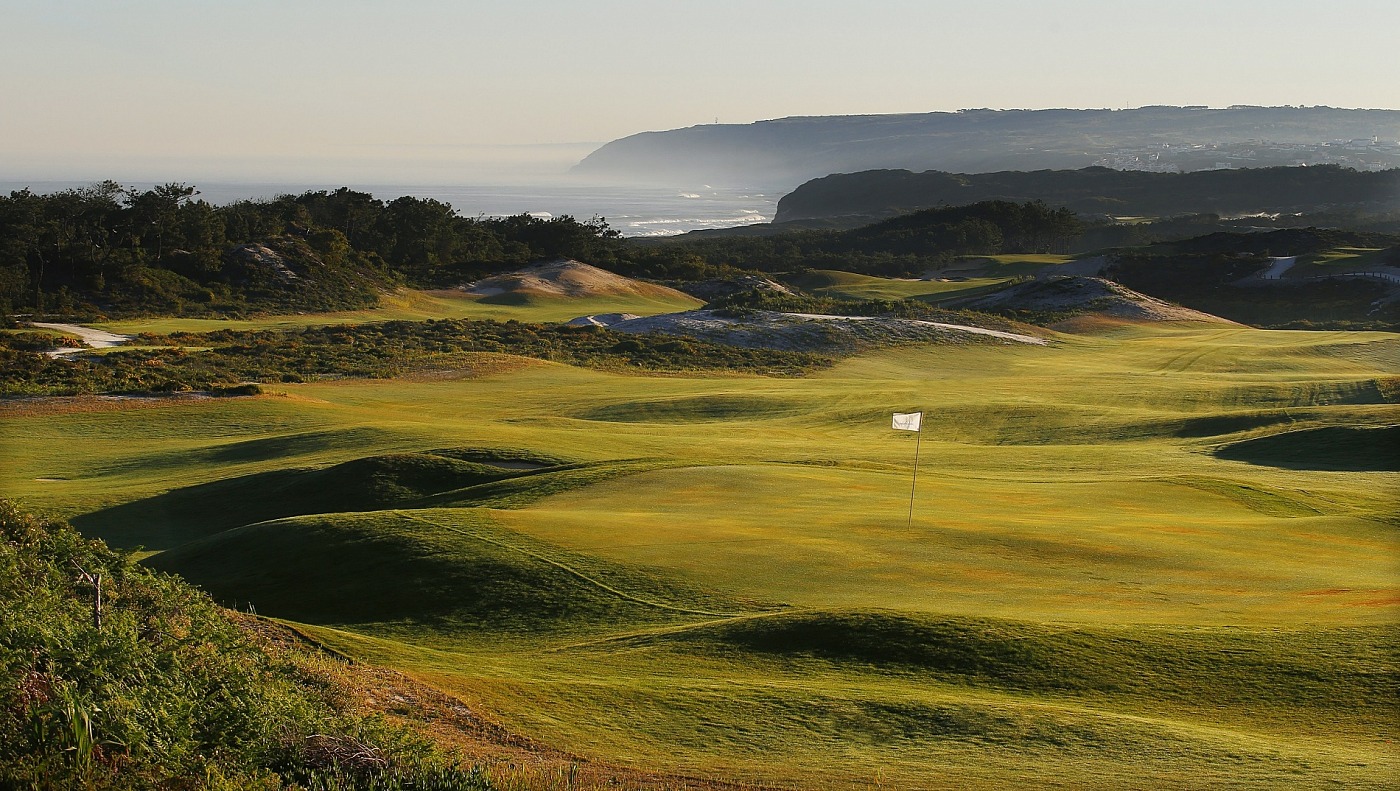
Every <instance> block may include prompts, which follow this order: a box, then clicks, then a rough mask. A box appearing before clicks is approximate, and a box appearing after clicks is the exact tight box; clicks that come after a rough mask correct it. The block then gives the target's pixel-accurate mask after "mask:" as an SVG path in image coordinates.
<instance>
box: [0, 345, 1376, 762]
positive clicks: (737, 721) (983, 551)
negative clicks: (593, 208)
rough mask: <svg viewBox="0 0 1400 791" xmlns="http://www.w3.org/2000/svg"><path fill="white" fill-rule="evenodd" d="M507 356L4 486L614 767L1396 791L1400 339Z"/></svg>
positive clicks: (312, 386) (127, 412)
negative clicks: (687, 358) (678, 365)
mask: <svg viewBox="0 0 1400 791" xmlns="http://www.w3.org/2000/svg"><path fill="white" fill-rule="evenodd" d="M483 357H485V355H483ZM492 360H493V361H494V362H493V364H491V365H480V366H474V367H473V368H472V369H470V370H468V371H464V372H461V373H460V374H454V373H453V372H442V373H441V374H440V375H420V376H415V377H413V378H409V379H396V380H369V379H346V380H341V381H324V382H316V383H308V384H294V385H273V386H269V387H267V388H266V389H267V390H268V392H267V393H266V394H264V395H261V396H256V397H248V398H220V399H213V398H191V397H185V398H173V399H155V398H152V399H137V398H128V399H97V398H73V399H51V400H48V401H43V402H39V401H33V402H29V401H14V402H11V403H10V404H7V405H6V406H5V407H4V410H3V411H2V412H0V421H2V422H3V427H2V428H0V431H2V432H3V433H0V437H3V440H0V441H3V442H4V443H5V445H6V447H5V448H4V450H5V454H6V458H8V459H10V460H11V461H10V463H9V464H8V465H7V466H6V467H5V469H4V470H3V471H0V476H2V477H0V485H3V487H4V490H5V492H6V493H7V495H8V496H11V497H15V498H17V499H19V500H21V501H22V502H24V503H26V504H27V505H28V506H29V507H32V508H35V509H39V510H44V511H47V512H49V513H52V514H54V515H57V516H62V517H65V518H68V519H71V520H72V521H73V523H74V524H75V525H76V526H77V527H78V528H79V529H80V530H82V531H83V532H85V533H87V534H89V535H93V536H98V537H102V538H104V539H106V540H107V541H108V542H109V543H111V544H113V545H115V546H122V547H134V546H138V545H139V546H142V547H144V548H145V549H144V551H145V552H148V553H153V554H150V556H149V557H147V558H146V559H145V560H144V561H143V562H145V563H147V564H149V565H151V566H153V567H155V568H157V569H161V570H165V571H171V572H175V573H179V574H181V575H182V576H184V577H186V578H187V579H188V580H190V581H191V582H193V583H195V584H197V585H200V586H202V587H204V588H205V589H206V590H208V591H210V592H211V593H212V594H213V595H214V596H215V597H216V598H217V599H219V600H220V601H221V602H224V603H226V604H228V605H230V606H236V607H238V608H239V609H248V608H249V607H251V608H254V609H255V610H256V612H257V613H258V614H260V615H263V616H268V617H273V618H278V619H284V620H286V621H288V622H292V623H294V624H295V625H296V628H297V629H298V630H299V631H301V632H302V633H303V634H305V635H308V636H310V637H311V638H313V639H314V640H316V641H317V642H319V643H321V644H322V645H325V646H327V647H329V648H332V649H334V650H336V651H338V652H341V653H343V654H345V655H348V656H350V657H353V658H355V659H358V660H363V661H366V662H370V663H374V664H379V665H384V666H387V667H391V668H396V669H399V670H402V671H404V672H406V673H408V674H410V675H411V676H413V677H414V678H416V679H419V680H421V681H423V682H426V683H428V684H430V685H432V686H435V687H437V688H438V689H441V690H443V691H445V692H448V693H450V694H452V695H454V696H456V697H458V698H459V699H460V700H462V701H463V702H464V703H465V704H466V705H467V706H469V707H471V708H472V709H473V710H475V711H479V712H480V713H481V714H482V715H483V716H485V717H488V718H490V719H491V720H494V721H496V722H499V723H501V724H502V725H504V726H505V727H507V728H509V729H510V730H512V731H515V732H518V733H520V734H523V735H526V736H528V737H530V738H532V739H534V740H537V741H539V742H541V743H544V744H548V745H550V746H552V747H555V748H558V749H561V750H564V751H567V752H569V753H571V754H574V755H577V756H580V758H581V759H589V760H599V761H604V762H608V763H611V764H616V765H623V766H630V767H638V768H644V769H654V770H660V771H666V772H670V773H675V774H676V775H677V776H691V777H697V778H705V779H707V780H711V781H715V780H723V781H733V782H735V783H741V784H758V785H771V786H776V787H801V788H841V789H846V788H862V789H864V788H889V789H903V788H973V789H978V788H989V789H990V788H1041V787H1063V788H1103V789H1120V788H1201V789H1207V788H1209V789H1215V788H1266V787H1267V788H1273V787H1281V788H1298V789H1315V788H1325V787H1337V788H1360V789H1372V788H1373V789H1381V788H1392V787H1395V784H1396V783H1397V781H1400V750H1397V748H1396V746H1395V743H1394V740H1395V739H1396V737H1397V735H1398V734H1397V731H1400V726H1398V725H1397V713H1396V712H1397V704H1398V703H1400V627H1398V626H1397V615H1398V614H1400V540H1397V539H1398V538H1400V536H1398V535H1397V529H1398V528H1400V517H1397V515H1396V514H1397V504H1398V503H1397V491H1400V459H1397V456H1400V450H1398V448H1400V440H1398V439H1397V431H1400V429H1397V426H1400V406H1397V401H1400V336H1396V335H1395V334H1392V333H1382V332H1303V331H1265V330H1256V329H1250V328H1246V327H1235V326H1205V325H1170V324H1164V325H1160V326H1146V325H1126V324H1125V325H1123V326H1116V327H1114V326H1109V327H1105V328H1102V329H1101V330H1100V331H1098V332H1097V333H1095V334H1087V335H1064V334H1061V335H1055V336H1054V338H1053V341H1052V343H1050V344H1049V345H1048V346H1044V347H1042V346H1032V345H1027V344H1010V343H1002V342H998V341H996V340H991V339H988V340H973V341H967V342H963V343H949V344H946V345H915V346H906V347H898V348H890V349H883V350H879V351H873V352H868V353H865V354H862V355H859V356H855V357H849V358H846V359H844V360H842V361H840V362H838V363H837V364H835V365H834V366H832V367H830V368H827V369H824V370H821V371H819V372H817V373H812V374H809V375H806V376H802V377H790V378H776V377H754V376H716V375H708V376H679V375H641V374H622V373H614V372H604V371H597V370H588V369H582V368H575V367H569V366H566V365H562V364H558V363H551V362H544V361H540V360H525V359H518V358H511V357H506V356H495V357H492ZM915 410H922V411H923V412H924V420H923V431H922V435H921V436H920V437H919V438H918V439H919V441H920V449H919V470H918V480H917V487H916V488H915V489H914V491H913V500H912V517H911V499H910V496H911V474H912V472H913V462H914V451H915V441H916V437H915V435H914V434H913V433H912V432H905V431H893V430H891V428H890V414H891V413H892V412H896V411H899V412H907V411H915ZM201 509H202V510H201ZM503 787H508V786H503ZM561 787H563V786H561ZM678 787H679V786H678Z"/></svg>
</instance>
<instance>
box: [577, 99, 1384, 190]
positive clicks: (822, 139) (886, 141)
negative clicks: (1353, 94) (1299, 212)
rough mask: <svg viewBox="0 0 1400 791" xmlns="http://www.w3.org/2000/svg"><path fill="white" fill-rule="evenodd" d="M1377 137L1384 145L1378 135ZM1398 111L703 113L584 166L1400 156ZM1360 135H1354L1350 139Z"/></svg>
mask: <svg viewBox="0 0 1400 791" xmlns="http://www.w3.org/2000/svg"><path fill="white" fill-rule="evenodd" d="M1372 138H1379V143H1380V145H1375V146H1372V145H1369V144H1370V142H1371V139H1372ZM1397 138H1400V111H1397V110H1344V109H1337V108H1331V107H1231V108H1228V109H1208V108H1201V107H1142V108H1138V109H1135V110H1004V111H1002V110H962V111H958V112H954V113H919V114H904V115H848V116H815V117H793V118H779V119H776V120H770V121H758V122H756V123H752V124H706V125H703V126H692V127H689V128H686V129H672V130H669V131H662V132H642V133H640V134H635V135H631V136H629V137H624V138H621V139H619V140H614V141H612V142H611V143H608V144H606V145H604V146H603V147H602V148H599V149H598V150H597V151H594V152H593V153H592V154H589V155H588V156H587V157H586V158H585V159H584V160H583V161H582V162H580V163H579V164H578V165H577V166H575V168H574V171H575V172H576V173H578V174H581V175H587V176H593V177H599V178H610V179H623V180H633V181H643V182H653V183H666V184H676V183H705V184H720V183H724V184H737V185H745V186H760V185H761V186H765V187H785V186H789V185H796V184H800V183H802V182H804V181H807V180H808V179H813V178H817V177H820V176H825V175H828V174H831V173H852V172H856V171H862V170H873V169H877V168H904V169H908V170H914V171H924V170H945V171H958V172H966V173H986V172H992V171H1000V170H1040V169H1046V168H1061V169H1065V168H1083V167H1088V166H1091V165H1094V164H1096V163H1097V164H1106V165H1111V166H1113V167H1120V168H1128V169H1135V168H1158V169H1161V168H1176V169H1179V170H1182V171H1190V170H1201V169H1206V168H1211V167H1214V166H1215V165H1216V164H1217V163H1220V162H1228V163H1231V164H1232V165H1234V166H1240V167H1246V166H1247V167H1261V166H1269V165H1293V164H1297V163H1298V162H1299V161H1300V160H1301V161H1302V162H1304V163H1306V164H1324V163H1329V162H1330V163H1338V164H1355V165H1357V166H1359V167H1365V166H1367V165H1372V164H1376V165H1381V166H1389V167H1395V166H1400V147H1397V146H1396V144H1395V141H1396V139H1397ZM1352 141H1357V142H1355V143H1353V142H1352Z"/></svg>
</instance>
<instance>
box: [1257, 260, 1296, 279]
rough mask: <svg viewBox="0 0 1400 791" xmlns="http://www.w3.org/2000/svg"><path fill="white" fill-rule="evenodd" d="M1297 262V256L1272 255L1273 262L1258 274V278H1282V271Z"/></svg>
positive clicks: (1290, 267) (1285, 270)
mask: <svg viewBox="0 0 1400 791" xmlns="http://www.w3.org/2000/svg"><path fill="white" fill-rule="evenodd" d="M1296 263H1298V256H1296V255H1288V256H1274V263H1273V265H1271V266H1270V267H1269V268H1268V269H1265V270H1264V271H1263V272H1261V273H1260V274H1259V279H1260V280H1282V279H1283V273H1284V272H1287V271H1288V270H1290V269H1292V268H1293V265H1294V264H1296Z"/></svg>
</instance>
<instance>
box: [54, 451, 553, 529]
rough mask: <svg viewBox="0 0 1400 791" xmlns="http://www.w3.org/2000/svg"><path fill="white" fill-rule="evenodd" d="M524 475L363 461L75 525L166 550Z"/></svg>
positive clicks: (440, 460)
mask: <svg viewBox="0 0 1400 791" xmlns="http://www.w3.org/2000/svg"><path fill="white" fill-rule="evenodd" d="M521 474H525V473H524V472H523V471H521V470H518V469H507V468H505V467H497V466H492V465H490V464H482V463H479V462H475V461H463V460H461V459H456V458H451V457H449V456H447V455H437V454H432V453H392V454H385V455H379V456H366V457H365V458H362V459H354V460H351V461H347V462H342V463H340V464H336V465H333V466H330V467H322V468H319V469H318V468H305V467H301V468H293V469H285V470H272V471H269V472H260V473H255V474H253V475H244V476H239V477H237V478H227V479H225V480H221V481H214V482H212V483H204V484H198V485H196V486H187V487H184V488H181V489H176V490H174V491H170V492H166V493H165V494H160V495H156V496H155V497H149V498H146V499H144V500H137V501H135V502H132V503H124V504H122V505H118V506H114V507H111V508H105V509H102V510H100V511H94V512H92V513H90V514H85V515H83V516H81V517H78V518H77V519H74V520H73V523H74V525H75V526H76V527H78V528H79V529H80V530H83V531H85V532H87V533H88V534H89V535H94V536H98V537H100V538H103V539H105V540H106V541H107V542H108V543H110V544H113V545H116V546H125V547H131V546H137V545H140V546H144V547H147V548H148V549H169V548H171V547H173V546H177V545H179V544H181V543H184V542H185V541H190V540H194V539H197V538H201V537H204V536H208V535H212V534H214V533H217V532H219V531H221V530H227V529H229V528H232V527H239V526H241V525H249V524H253V523H254V522H262V521H265V520H268V519H280V518H282V517H288V516H302V515H306V514H322V513H339V512H347V511H375V510H380V509H383V508H390V507H394V506H397V505H403V504H406V503H409V502H412V501H415V500H418V499H421V498H423V497H426V496H428V495H431V494H436V493H439V492H446V491H452V490H457V489H462V488H464V487H469V486H474V485H477V484H483V483H490V482H493V481H500V480H503V479H505V478H510V477H513V476H517V475H521Z"/></svg>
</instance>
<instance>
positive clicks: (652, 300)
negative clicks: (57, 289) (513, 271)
mask: <svg viewBox="0 0 1400 791" xmlns="http://www.w3.org/2000/svg"><path fill="white" fill-rule="evenodd" d="M701 304H703V303H701V302H700V300H696V299H690V298H686V297H684V296H677V297H674V298H663V297H659V296H641V295H635V294H617V295H608V296H598V297H564V296H560V297H549V296H540V295H532V296H530V297H529V298H527V299H520V300H509V299H507V300H500V299H497V300H490V299H488V298H483V297H480V296H474V295H470V294H467V293H466V292H456V291H412V290H407V289H405V290H401V291H398V292H395V293H393V294H386V295H383V296H382V297H381V298H380V306H379V307H377V308H372V309H369V310H350V311H339V312H333V313H297V314H291V315H282V316H258V317H252V318H247V319H186V318H150V319H125V320H121V321H108V322H101V323H98V324H94V325H93V326H96V327H100V328H102V329H105V330H107V331H109V332H115V333H118V334H122V335H135V334H138V333H142V332H148V333H154V334H162V335H164V334H169V333H173V332H213V331H215V330H286V329H294V328H298V327H322V326H331V325H336V324H370V323H377V322H384V321H422V320H424V319H496V320H498V321H509V320H511V319H514V320H516V321H523V322H558V321H568V320H569V319H572V318H576V317H578V316H587V315H592V314H596V313H635V314H637V315H639V316H651V315H655V314H658V313H673V312H676V311H682V310H694V309H695V308H698V307H700V305H701Z"/></svg>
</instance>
